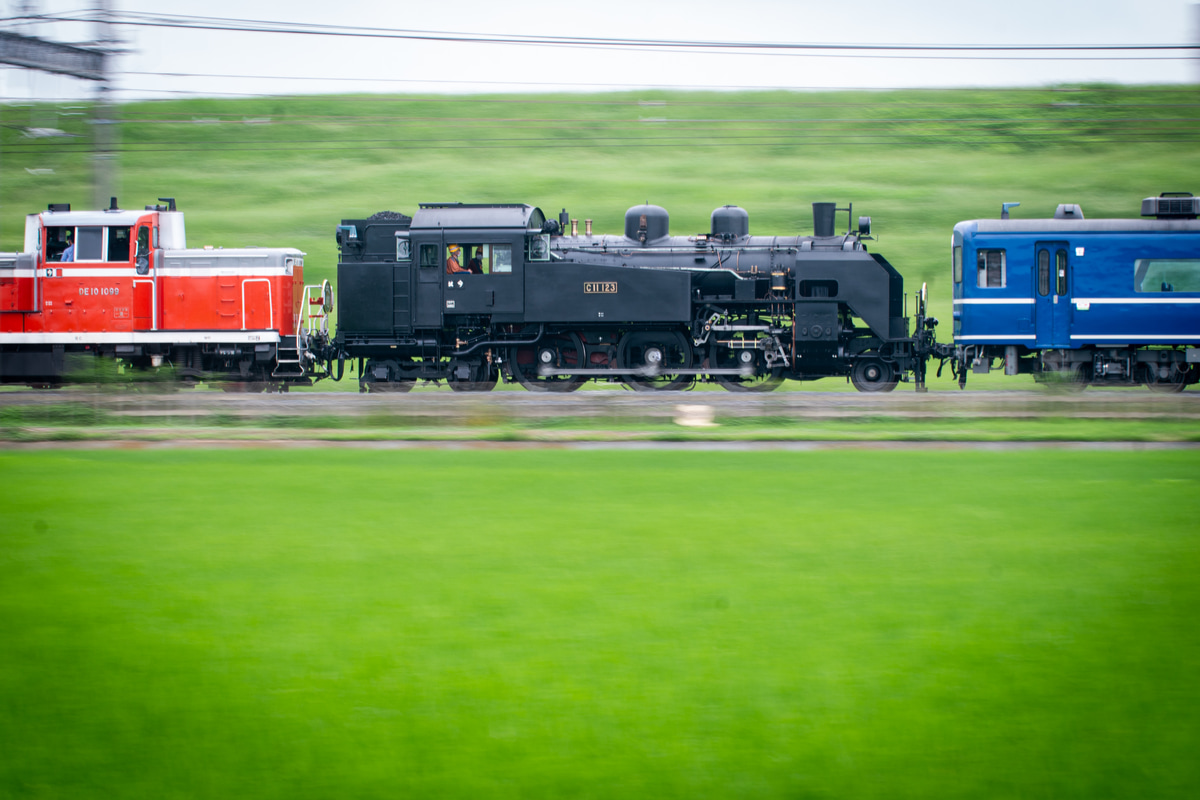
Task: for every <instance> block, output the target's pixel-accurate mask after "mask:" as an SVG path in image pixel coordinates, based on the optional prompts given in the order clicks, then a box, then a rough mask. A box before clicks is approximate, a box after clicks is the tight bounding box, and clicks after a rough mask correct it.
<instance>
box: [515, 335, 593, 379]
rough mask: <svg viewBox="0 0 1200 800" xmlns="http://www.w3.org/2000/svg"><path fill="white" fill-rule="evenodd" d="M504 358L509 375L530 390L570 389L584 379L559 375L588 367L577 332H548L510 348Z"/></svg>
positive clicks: (576, 376)
mask: <svg viewBox="0 0 1200 800" xmlns="http://www.w3.org/2000/svg"><path fill="white" fill-rule="evenodd" d="M507 361H508V374H509V377H510V378H512V379H513V380H515V381H516V382H517V383H519V384H521V385H522V386H524V387H525V388H526V389H528V390H530V391H531V392H573V391H575V390H576V389H578V388H579V387H580V386H582V385H583V383H584V381H586V380H587V377H586V376H583V375H572V374H570V373H569V372H568V373H566V374H558V373H559V372H560V371H562V370H571V369H581V368H583V367H585V366H587V350H586V348H585V347H584V345H583V339H581V338H580V337H579V334H576V333H551V334H547V335H546V336H543V337H542V338H541V339H540V340H539V341H537V342H536V343H534V344H520V345H517V346H515V347H510V348H509V350H508V358H507ZM549 371H553V372H552V373H550V374H547V373H548V372H549Z"/></svg>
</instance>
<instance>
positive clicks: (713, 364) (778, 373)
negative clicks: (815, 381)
mask: <svg viewBox="0 0 1200 800" xmlns="http://www.w3.org/2000/svg"><path fill="white" fill-rule="evenodd" d="M747 356H748V357H749V358H747ZM708 366H709V368H710V369H749V370H750V371H752V373H753V374H749V375H713V376H712V377H713V380H715V381H716V382H717V383H718V384H719V385H720V386H721V387H722V388H723V389H726V390H727V391H730V392H771V391H774V390H775V389H778V388H779V386H780V384H782V383H783V368H782V367H776V368H774V369H767V366H766V362H765V361H764V360H763V358H762V356H761V354H760V353H759V351H757V350H752V349H746V350H733V349H730V348H728V347H724V346H722V345H719V344H713V345H712V346H711V347H710V348H709V350H708Z"/></svg>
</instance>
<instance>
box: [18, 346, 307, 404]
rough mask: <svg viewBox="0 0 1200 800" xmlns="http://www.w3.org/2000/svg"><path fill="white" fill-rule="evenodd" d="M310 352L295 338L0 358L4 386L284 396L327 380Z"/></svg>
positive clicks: (28, 349) (47, 349)
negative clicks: (211, 389) (194, 389)
mask: <svg viewBox="0 0 1200 800" xmlns="http://www.w3.org/2000/svg"><path fill="white" fill-rule="evenodd" d="M306 344H307V345H309V346H307V347H306ZM311 345H312V343H309V342H298V341H297V338H296V337H290V336H289V337H283V339H282V340H281V342H280V343H279V344H274V343H267V344H245V343H233V344H228V343H224V344H223V343H204V344H175V343H151V344H86V345H12V346H8V347H5V348H4V350H3V351H2V352H0V383H4V384H23V385H27V386H32V387H34V388H50V387H54V386H59V385H63V384H94V385H103V384H113V385H127V386H129V387H130V388H135V389H136V388H145V387H153V386H156V385H162V386H168V385H173V386H172V388H178V387H180V386H182V387H190V386H196V385H198V384H200V383H204V384H208V385H212V386H216V387H218V388H221V389H223V390H225V391H234V392H243V391H245V392H261V391H267V390H273V391H281V392H286V391H287V389H288V387H289V386H311V385H312V384H313V382H314V381H315V380H320V379H321V378H324V377H327V374H326V372H325V370H324V366H325V365H324V363H323V362H322V361H320V360H318V358H317V356H316V353H315V352H314V351H313V348H312V346H311ZM317 349H318V350H322V351H323V350H324V346H323V345H322V346H320V347H319V348H317Z"/></svg>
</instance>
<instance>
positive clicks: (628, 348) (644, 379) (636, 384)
mask: <svg viewBox="0 0 1200 800" xmlns="http://www.w3.org/2000/svg"><path fill="white" fill-rule="evenodd" d="M617 366H618V367H620V368H621V369H622V370H637V371H638V372H637V373H633V374H626V375H624V376H623V378H622V379H623V380H624V381H625V383H627V384H628V385H629V386H630V388H632V389H633V390H634V391H637V392H654V391H666V390H668V389H679V388H681V387H682V386H684V385H686V384H689V383H691V382H692V380H693V379H694V376H692V375H680V374H679V373H677V372H675V371H674V370H679V369H689V368H691V366H692V348H691V343H690V342H688V340H687V338H686V337H685V336H684V335H683V334H682V333H679V332H678V331H630V332H629V333H627V334H625V335H624V336H622V337H621V343H620V344H618V345H617Z"/></svg>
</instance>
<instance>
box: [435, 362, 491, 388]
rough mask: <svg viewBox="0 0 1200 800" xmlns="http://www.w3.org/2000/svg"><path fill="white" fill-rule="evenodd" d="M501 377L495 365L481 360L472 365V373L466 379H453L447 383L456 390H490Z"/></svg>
mask: <svg viewBox="0 0 1200 800" xmlns="http://www.w3.org/2000/svg"><path fill="white" fill-rule="evenodd" d="M499 377H500V376H499V374H498V373H497V372H496V369H495V367H493V366H492V365H491V364H487V363H482V362H481V363H478V364H471V365H470V375H469V376H468V378H467V379H466V380H454V379H451V380H449V381H447V383H449V384H450V388H451V389H453V390H454V391H456V392H490V391H491V390H492V389H495V388H496V381H497V380H498V379H499Z"/></svg>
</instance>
